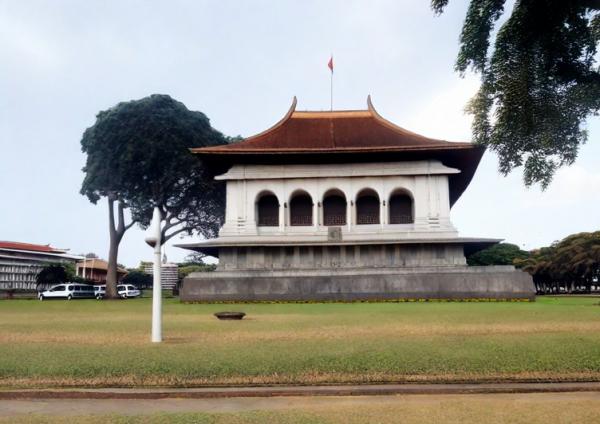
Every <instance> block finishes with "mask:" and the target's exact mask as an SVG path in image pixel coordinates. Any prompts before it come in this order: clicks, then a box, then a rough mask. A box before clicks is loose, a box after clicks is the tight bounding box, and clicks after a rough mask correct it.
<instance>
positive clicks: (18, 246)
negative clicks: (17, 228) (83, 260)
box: [0, 241, 66, 253]
mask: <svg viewBox="0 0 600 424" xmlns="http://www.w3.org/2000/svg"><path fill="white" fill-rule="evenodd" d="M0 249H11V250H22V251H25V252H43V253H66V250H65V249H57V248H55V247H51V246H50V245H49V244H31V243H21V242H17V241H0Z"/></svg>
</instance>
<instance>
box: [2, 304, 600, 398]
mask: <svg viewBox="0 0 600 424" xmlns="http://www.w3.org/2000/svg"><path fill="white" fill-rule="evenodd" d="M598 303H599V299H597V298H564V297H562V298H540V299H538V301H537V302H535V303H379V304H377V303H353V304H244V305H203V304H181V303H179V301H178V300H176V299H165V300H164V305H163V306H164V308H163V309H164V328H163V332H164V338H165V341H164V343H162V344H159V345H156V344H151V343H150V342H149V338H150V312H151V300H150V299H130V300H126V301H101V302H99V301H96V300H77V301H70V302H68V301H45V302H39V301H35V300H13V301H2V302H0V385H2V386H4V387H34V386H36V387H45V386H102V385H119V386H131V385H137V386H139V385H149V386H151V385H172V386H198V385H219V384H271V383H300V384H302V383H334V382H375V381H465V380H469V381H472V380H486V381H492V380H493V381H496V380H537V379H541V380H600V306H598ZM221 310H243V311H245V312H246V313H247V314H248V316H247V318H246V319H244V320H243V321H237V322H223V321H218V320H216V319H215V318H214V317H213V316H212V314H213V313H214V312H217V311H221Z"/></svg>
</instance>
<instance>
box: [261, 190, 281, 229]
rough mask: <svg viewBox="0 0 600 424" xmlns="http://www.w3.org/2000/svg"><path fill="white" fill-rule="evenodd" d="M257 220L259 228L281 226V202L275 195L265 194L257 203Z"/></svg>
mask: <svg viewBox="0 0 600 424" xmlns="http://www.w3.org/2000/svg"><path fill="white" fill-rule="evenodd" d="M256 213H257V215H258V219H257V220H256V222H257V225H258V226H259V227H277V226H279V201H278V200H277V197H276V196H275V195H274V194H273V193H269V192H267V193H264V194H263V195H261V196H260V198H259V199H258V202H257V203H256Z"/></svg>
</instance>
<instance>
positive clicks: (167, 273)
mask: <svg viewBox="0 0 600 424" xmlns="http://www.w3.org/2000/svg"><path fill="white" fill-rule="evenodd" d="M143 264H144V272H145V273H146V274H148V275H153V274H154V269H153V263H152V262H143ZM160 281H161V286H162V288H163V289H164V290H172V289H173V288H175V287H177V283H178V282H179V267H178V266H177V264H174V263H171V262H167V257H166V256H163V263H162V264H161V265H160Z"/></svg>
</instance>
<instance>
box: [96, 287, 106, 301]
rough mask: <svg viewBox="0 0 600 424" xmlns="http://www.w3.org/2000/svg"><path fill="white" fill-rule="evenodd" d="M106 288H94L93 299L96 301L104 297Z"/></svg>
mask: <svg viewBox="0 0 600 424" xmlns="http://www.w3.org/2000/svg"><path fill="white" fill-rule="evenodd" d="M105 293H106V286H94V297H95V298H96V299H98V300H100V299H102V298H103V297H104V294H105Z"/></svg>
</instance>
